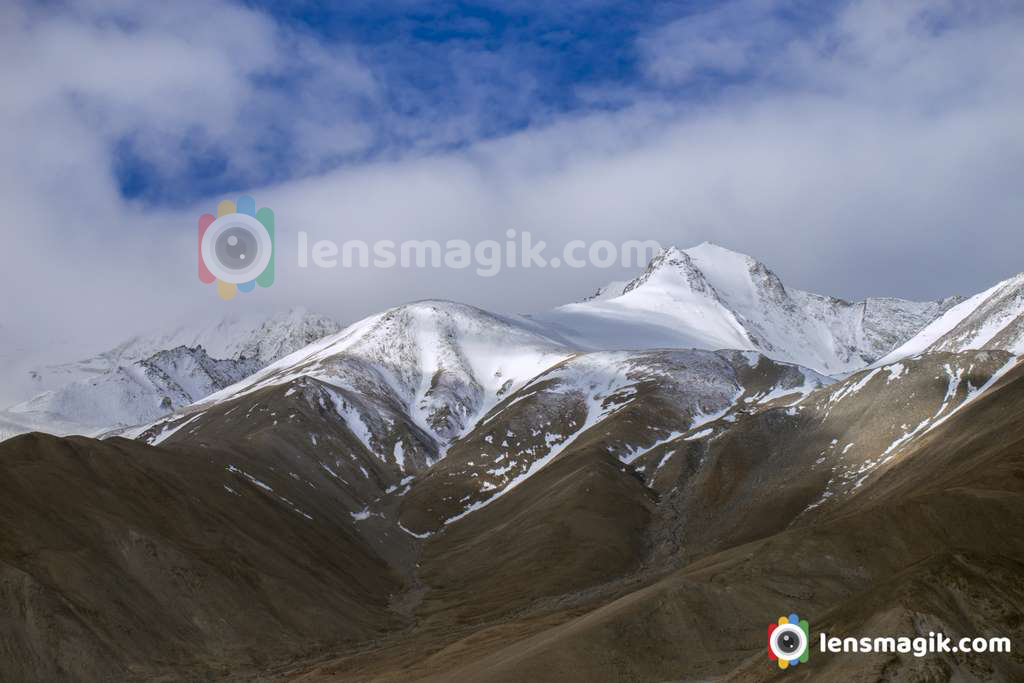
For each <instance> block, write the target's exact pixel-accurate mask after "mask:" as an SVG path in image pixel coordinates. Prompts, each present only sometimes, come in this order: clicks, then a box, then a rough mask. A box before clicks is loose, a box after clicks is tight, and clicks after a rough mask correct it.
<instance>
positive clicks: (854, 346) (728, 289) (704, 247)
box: [536, 242, 952, 374]
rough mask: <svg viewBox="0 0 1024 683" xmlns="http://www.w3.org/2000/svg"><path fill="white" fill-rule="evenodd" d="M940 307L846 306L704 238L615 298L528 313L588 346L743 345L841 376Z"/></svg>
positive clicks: (658, 260)
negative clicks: (788, 281)
mask: <svg viewBox="0 0 1024 683" xmlns="http://www.w3.org/2000/svg"><path fill="white" fill-rule="evenodd" d="M611 291H614V290H611ZM949 303H952V302H949ZM946 308H948V305H947V302H923V303H921V302H912V301H903V300H901V299H869V300H866V301H861V302H856V303H851V302H847V301H843V300H841V299H837V298H834V297H828V296H821V295H818V294H812V293H809V292H803V291H801V290H797V289H788V288H787V287H786V286H785V285H784V284H783V282H782V280H781V278H779V276H778V275H777V274H776V273H775V272H773V271H772V270H771V269H770V268H768V267H767V266H766V265H764V264H763V263H761V262H760V261H758V260H756V259H754V258H751V257H750V256H747V255H746V254H741V253H738V252H734V251H731V250H729V249H726V248H724V247H721V246H718V245H715V244H711V243H709V242H705V243H703V244H700V245H698V246H696V247H692V248H690V249H679V248H677V247H667V248H665V249H663V250H662V251H661V252H660V253H659V254H657V255H656V256H655V257H654V258H653V259H651V262H650V263H649V264H648V266H647V268H646V269H645V270H644V272H643V273H641V274H640V275H639V276H638V277H637V278H635V279H633V280H631V281H630V282H628V283H627V284H626V285H625V286H624V287H622V294H621V295H620V296H607V295H602V296H597V297H593V298H592V299H590V300H587V301H584V302H582V303H579V304H569V305H567V306H562V307H560V308H557V309H555V310H554V311H551V312H549V313H544V314H541V315H538V316H536V318H537V320H539V321H541V322H544V323H546V324H548V325H550V327H551V329H552V330H553V331H554V332H556V333H557V334H559V335H561V336H563V337H565V338H567V339H570V340H572V341H573V343H575V344H577V345H579V346H580V347H581V348H584V349H587V350H617V349H638V348H660V347H664V348H698V349H708V350H715V349H743V350H752V351H760V352H762V353H764V354H766V355H768V356H769V357H771V358H774V359H776V360H780V361H784V362H791V363H796V364H799V365H803V366H806V367H809V368H813V369H814V370H817V371H819V372H823V373H826V374H841V373H846V372H850V371H853V370H857V369H859V368H862V367H864V366H865V365H867V364H869V363H871V362H872V361H874V360H876V359H878V358H879V357H880V356H882V355H884V354H885V353H887V352H888V351H890V350H891V349H892V348H893V347H895V346H897V345H898V344H900V343H902V342H904V341H905V340H907V339H909V338H910V337H911V336H913V335H914V334H915V333H917V332H918V331H919V330H920V329H921V328H922V327H924V326H925V325H927V324H928V323H929V322H931V321H932V320H934V319H935V318H936V317H937V316H938V315H940V314H941V313H942V312H944V311H945V310H946Z"/></svg>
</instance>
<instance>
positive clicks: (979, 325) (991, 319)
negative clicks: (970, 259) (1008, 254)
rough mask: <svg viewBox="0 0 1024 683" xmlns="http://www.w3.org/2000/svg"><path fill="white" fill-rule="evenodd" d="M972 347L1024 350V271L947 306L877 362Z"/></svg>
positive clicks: (966, 349) (1011, 350) (1018, 352)
mask: <svg viewBox="0 0 1024 683" xmlns="http://www.w3.org/2000/svg"><path fill="white" fill-rule="evenodd" d="M976 349H986V350H1003V351H1009V352H1010V353H1014V354H1020V353H1022V352H1024V273H1021V274H1019V275H1015V276H1013V277H1011V278H1008V279H1006V280H1003V281H1002V282H1000V283H998V284H996V285H995V286H993V287H990V288H989V289H987V290H985V291H984V292H981V293H979V294H976V295H974V296H972V297H971V298H969V299H967V300H966V301H964V302H962V303H960V304H958V305H956V306H954V307H953V308H950V309H949V310H948V311H946V312H945V314H944V315H942V316H941V317H940V318H938V319H937V320H935V321H934V322H932V323H931V324H930V325H928V326H927V327H925V328H924V329H923V330H921V331H920V332H919V333H918V334H917V335H915V336H914V337H913V338H911V339H910V340H909V341H907V342H906V343H904V344H902V345H901V346H900V347H899V348H897V349H895V350H894V351H892V353H890V354H888V355H886V356H885V358H883V359H881V360H880V361H878V364H883V363H892V362H895V361H897V360H900V359H901V358H907V357H908V356H913V355H916V354H919V353H924V352H936V351H969V350H976Z"/></svg>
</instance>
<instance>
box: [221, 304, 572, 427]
mask: <svg viewBox="0 0 1024 683" xmlns="http://www.w3.org/2000/svg"><path fill="white" fill-rule="evenodd" d="M572 353H573V350H572V349H570V348H568V347H566V346H565V345H564V344H562V343H560V342H559V341H557V340H555V339H552V338H550V337H548V336H546V335H545V334H544V333H543V330H541V329H538V328H537V326H536V324H534V323H533V322H531V321H529V320H526V319H521V318H513V317H504V316H498V315H494V314H491V313H488V312H486V311H483V310H481V309H478V308H474V307H472V306H467V305H464V304H457V303H454V302H450V301H422V302H417V303H413V304H407V305H404V306H399V307H396V308H392V309H390V310H388V311H385V312H384V313H381V314H378V315H374V316H370V317H369V318H366V319H364V320H361V321H359V322H357V323H355V324H353V325H350V326H349V327H347V328H345V329H344V330H342V331H341V332H339V333H337V334H335V335H332V336H330V337H326V338H324V339H322V340H320V341H319V342H317V343H315V344H312V345H310V346H308V347H306V348H304V349H302V350H300V351H298V352H296V353H294V354H291V355H290V356H287V357H285V358H282V359H281V360H279V361H278V362H276V363H273V364H272V365H270V366H268V367H267V368H265V369H264V370H262V371H260V372H258V373H256V374H255V375H253V376H252V377H250V378H247V379H245V380H243V381H241V382H239V383H237V384H234V385H232V386H229V387H226V388H225V389H223V390H221V391H219V392H217V393H215V394H213V395H211V396H209V397H208V398H207V399H205V400H204V401H203V403H209V402H218V401H222V400H227V399H231V398H235V397H238V396H242V395H245V394H247V393H251V392H253V391H257V390H259V389H261V388H263V387H266V386H270V385H276V384H283V383H285V382H289V381H292V380H293V379H296V378H299V377H313V378H315V379H318V380H320V381H322V382H325V383H327V384H330V385H332V386H335V387H339V388H342V389H345V390H349V391H354V392H358V393H361V394H364V395H369V396H371V397H373V398H374V399H375V400H379V401H382V402H384V401H389V400H392V399H393V400H395V401H397V402H398V403H400V405H402V406H403V407H404V409H405V411H406V412H407V413H408V414H409V415H410V417H411V418H412V419H413V421H414V422H415V423H416V424H417V425H418V426H420V427H421V428H422V429H424V430H425V431H426V432H427V433H429V434H433V435H434V436H435V437H436V438H437V439H438V440H439V442H440V443H442V444H444V443H447V442H448V441H450V440H451V439H453V438H455V437H457V436H459V435H461V434H462V433H464V432H465V431H466V430H467V429H468V428H469V427H470V426H472V425H473V424H474V423H475V420H476V419H477V418H478V417H479V416H481V415H483V414H485V413H486V412H487V411H488V410H490V408H491V407H492V406H493V405H494V404H495V403H497V402H498V401H499V400H500V399H501V397H503V396H506V395H508V394H509V393H510V392H512V391H515V390H517V389H518V388H520V387H521V386H522V385H523V384H525V383H526V382H528V381H529V380H531V379H532V378H534V377H536V376H537V375H538V374H540V373H541V372H543V371H544V370H546V369H547V368H549V367H551V366H552V365H554V364H555V363H558V362H559V361H561V360H564V359H565V358H567V357H568V356H570V355H571V354H572Z"/></svg>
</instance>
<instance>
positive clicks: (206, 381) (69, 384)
mask: <svg viewBox="0 0 1024 683" xmlns="http://www.w3.org/2000/svg"><path fill="white" fill-rule="evenodd" d="M339 328H340V325H339V324H338V323H337V322H335V321H334V320H331V319H330V318H327V317H325V316H321V315H316V314H312V313H309V312H308V311H305V310H303V309H293V310H290V311H287V312H285V313H279V314H276V315H272V316H269V317H266V316H264V317H240V316H231V317H225V318H223V319H220V320H216V321H213V322H209V323H206V324H200V325H195V326H192V327H189V326H179V327H178V328H176V329H173V330H170V331H167V332H160V333H155V334H148V335H140V336H136V337H132V338H131V339H129V340H128V341H126V342H124V343H122V344H120V345H118V346H117V347H115V348H113V349H110V350H109V351H106V352H104V353H100V354H97V355H95V356H93V357H91V358H87V359H85V360H81V361H78V362H75V363H64V364H61V365H53V366H48V367H44V368H39V369H36V370H34V371H33V372H32V377H33V381H34V383H35V385H36V389H37V393H36V394H35V395H34V396H33V397H32V398H30V399H28V400H25V401H22V402H20V403H18V404H16V405H14V406H11V407H10V408H8V409H7V410H6V411H3V412H2V413H0V422H5V423H6V424H7V427H6V428H4V429H3V432H4V433H6V434H8V435H10V434H14V433H18V432H23V431H29V430H36V429H38V430H44V431H49V432H53V433H65V434H66V433H83V434H92V433H96V432H99V431H103V430H105V429H109V428H113V427H118V426H126V425H135V424H139V423H142V422H147V421H152V420H155V419H157V418H159V417H161V416H163V415H166V414H168V413H170V412H171V411H173V410H177V409H179V408H182V407H183V406H186V405H188V404H190V403H192V402H193V401H196V400H199V399H201V398H203V397H205V396H207V395H209V394H211V393H213V392H215V391H217V390H219V389H221V388H223V387H225V386H227V385H230V384H233V383H235V382H238V381H239V380H241V379H242V378H244V377H247V376H248V375H250V374H252V373H253V372H255V371H256V370H259V369H260V368H262V367H264V366H266V365H267V364H268V363H270V362H272V361H274V360H277V359H278V358H280V357H281V356H283V355H287V354H290V353H292V352H294V351H296V350H298V349H301V348H302V347H305V346H307V345H308V344H310V343H311V342H314V341H316V340H317V339H319V338H321V337H323V336H325V335H328V334H332V333H334V332H337V331H338V329H339Z"/></svg>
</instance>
